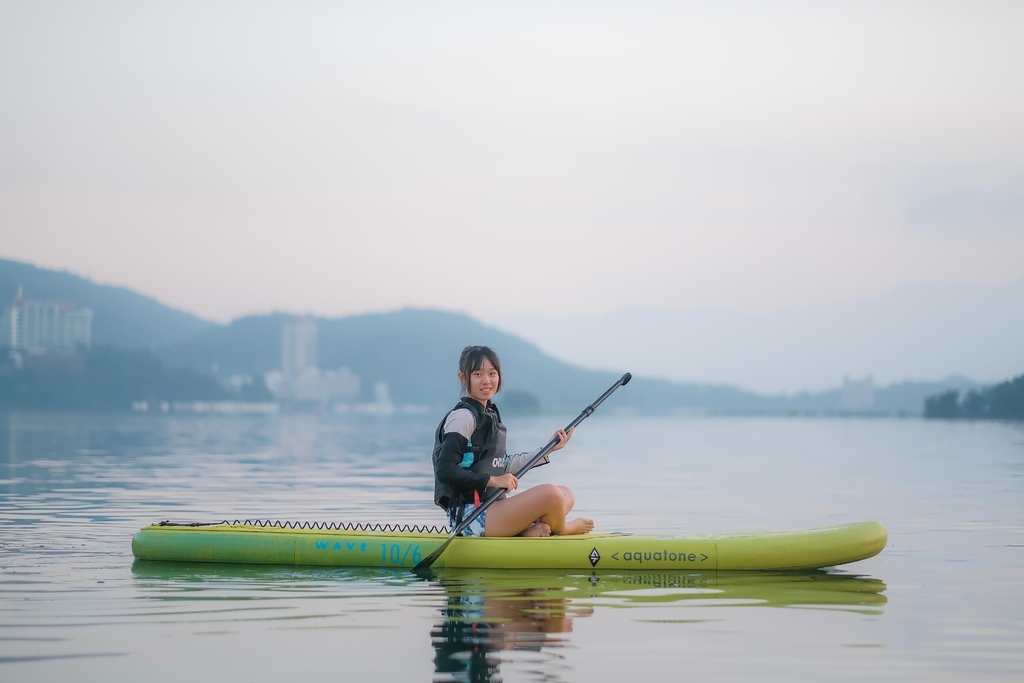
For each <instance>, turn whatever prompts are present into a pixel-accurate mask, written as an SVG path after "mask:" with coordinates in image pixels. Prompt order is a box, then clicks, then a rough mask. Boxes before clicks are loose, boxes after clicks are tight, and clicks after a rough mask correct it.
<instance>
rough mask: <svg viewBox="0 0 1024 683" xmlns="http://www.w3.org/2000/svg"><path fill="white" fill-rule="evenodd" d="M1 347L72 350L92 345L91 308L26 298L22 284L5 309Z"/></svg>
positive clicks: (1, 328)
mask: <svg viewBox="0 0 1024 683" xmlns="http://www.w3.org/2000/svg"><path fill="white" fill-rule="evenodd" d="M0 334H2V335H3V337H2V339H3V341H0V346H8V347H10V348H11V349H15V350H40V349H45V350H48V351H74V350H76V349H78V348H79V347H80V346H81V347H84V348H89V347H90V346H91V345H92V311H91V310H90V309H88V308H76V307H75V305H74V304H72V303H69V302H66V301H33V300H32V299H26V298H25V295H24V292H23V290H22V288H21V287H18V293H17V294H16V295H15V297H14V301H12V302H11V306H10V308H8V309H6V310H5V311H4V315H3V321H2V323H0Z"/></svg>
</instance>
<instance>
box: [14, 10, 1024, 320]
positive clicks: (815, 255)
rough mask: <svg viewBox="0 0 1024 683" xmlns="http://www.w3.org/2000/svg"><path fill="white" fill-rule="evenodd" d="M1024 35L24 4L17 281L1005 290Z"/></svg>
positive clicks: (285, 306)
mask: <svg viewBox="0 0 1024 683" xmlns="http://www.w3.org/2000/svg"><path fill="white" fill-rule="evenodd" d="M1022 27H1024V3H1022V2H1017V1H1014V0H1007V1H1005V2H994V1H986V0H969V1H963V2H942V1H939V0H930V1H928V2H902V1H900V0H886V1H884V2H873V1H858V2H849V1H844V2H827V1H820V0H816V1H811V2H786V1H781V2H731V1H729V0H724V1H714V2H712V1H708V2H649V1H644V0H631V1H629V2H594V1H590V2H557V1H546V2H523V1H521V0H519V1H516V2H479V1H474V2H426V1H419V2H381V1H374V2H361V3H352V2H314V1H302V0H298V1H291V2H276V3H272V2H256V1H253V0H244V1H239V2H226V1H219V2H217V1H212V0H204V1H202V2H187V1H181V0H178V1H175V2H160V3H158V2H138V1H137V0H131V1H126V2H104V1H96V0H93V1H90V2H80V1H73V2H50V1H46V0H32V1H31V2H20V1H14V0H0V98H2V106H0V230H2V235H0V257H4V258H12V259H17V260H24V261H29V262H32V263H35V264H37V265H40V266H43V267H47V268H60V269H68V270H71V271H73V272H76V273H79V274H83V275H86V276H89V277H91V278H93V279H95V280H97V281H99V282H103V283H109V284H118V285H125V286H128V287H130V288H132V289H135V290H137V291H139V292H141V293H144V294H147V295H150V296H153V297H155V298H157V299H159V300H160V301H162V302H164V303H166V304H169V305H172V306H174V307H177V308H182V309H185V310H187V311H190V312H193V313H195V314H197V315H200V316H203V317H207V318H210V319H214V320H217V321H222V322H226V321H228V320H230V319H232V318H236V317H239V316H242V315H246V314H250V313H259V312H268V311H271V310H283V311H294V312H311V313H314V314H317V315H325V316H336V315H337V316H340V315H348V314H352V313H360V312H368V311H383V310H394V309H398V308H402V307H407V306H415V307H431V308H440V309H445V310H452V311H457V312H462V313H466V314H469V315H472V316H473V317H475V318H477V319H479V320H481V321H482V322H485V323H486V322H488V321H491V320H495V319H497V318H498V317H500V316H497V315H495V311H497V310H500V311H501V313H502V315H506V314H513V313H518V312H539V313H553V312H557V311H563V310H569V309H572V310H575V311H579V312H581V313H586V314H600V313H604V312H609V311H614V310H618V309H621V308H627V307H636V306H644V307H656V308H665V309H672V310H688V309H693V308H698V307H703V306H722V307H727V308H732V309H736V310H740V311H748V312H759V313H764V312H772V311H780V310H785V309H790V308H798V307H805V306H815V305H821V304H828V303H830V302H849V301H858V300H865V299H869V298H872V297H875V296H879V295H881V294H882V293H884V292H886V291H889V290H890V289H892V288H893V287H895V286H897V285H899V284H901V283H908V282H922V281H953V282H970V283H975V284H986V285H992V284H1001V283H1007V282H1010V281H1012V280H1015V279H1016V278H1019V277H1021V276H1022V275H1024V256H1022V254H1024V126H1022V123H1021V122H1022V121H1024V40H1022V39H1021V31H1022ZM27 294H29V295H30V293H27Z"/></svg>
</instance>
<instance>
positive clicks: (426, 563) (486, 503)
mask: <svg viewBox="0 0 1024 683" xmlns="http://www.w3.org/2000/svg"><path fill="white" fill-rule="evenodd" d="M632 378H633V376H632V375H630V374H629V373H628V372H627V373H626V374H624V375H623V376H622V377H620V378H619V380H618V381H617V382H616V383H615V384H613V385H612V386H611V387H610V388H609V389H608V391H606V392H604V393H603V394H601V396H600V398H598V399H597V400H596V401H594V402H593V403H591V404H590V405H589V406H587V407H586V408H584V409H583V412H581V413H580V414H579V415H577V416H576V419H574V420H573V421H572V422H570V423H569V424H568V425H566V427H565V431H566V432H568V431H569V430H570V429H572V428H573V427H575V426H576V425H578V424H579V423H580V422H583V421H584V420H585V419H587V418H588V417H590V416H591V415H592V414H593V413H594V410H596V409H597V407H598V406H599V405H601V404H602V403H604V400H605V399H606V398H608V397H609V396H611V395H612V392H614V391H615V390H616V389H618V388H619V387H621V386H623V385H625V384H628V383H629V380H631V379H632ZM557 445H558V437H557V436H555V437H552V438H551V441H548V443H547V445H546V446H544V448H542V449H540V450H539V451H537V453H536V455H534V456H533V457H532V458H530V460H529V462H527V463H526V464H525V465H523V466H522V467H521V468H519V471H518V472H516V473H515V477H516V479H519V478H521V477H522V476H523V475H524V474H526V473H527V472H529V471H530V469H531V468H532V467H533V466H534V465H536V464H537V463H538V462H540V459H541V458H543V457H544V456H545V455H547V454H548V453H550V452H551V449H552V448H554V447H555V446H557ZM504 492H505V490H504V489H498V490H497V491H495V492H494V493H492V494H491V495H489V496H487V498H485V499H484V500H483V501H482V502H481V503H480V505H479V506H477V508H476V509H475V510H473V512H472V513H470V515H469V516H468V517H466V519H464V520H462V523H461V524H459V525H458V526H457V527H456V528H455V530H454V531H452V535H451V536H449V537H448V539H447V540H445V542H444V543H442V544H441V546H440V547H439V548H438V549H437V550H435V551H434V552H432V553H430V554H429V555H427V556H426V557H425V558H424V559H423V560H422V561H421V562H420V563H419V564H417V565H416V566H415V567H413V568H412V570H413V571H414V572H420V571H423V570H425V569H430V566H431V565H432V564H434V562H435V561H436V560H437V558H439V557H440V556H441V553H443V552H444V551H445V549H446V548H447V547H448V544H449V543H451V542H452V540H453V539H454V538H455V537H456V536H458V535H459V534H461V533H462V532H463V531H465V529H466V528H467V527H468V526H469V525H470V524H472V523H473V520H475V519H476V518H477V517H479V516H480V515H482V514H483V513H484V510H486V509H487V508H488V507H490V505H491V503H493V502H494V501H496V500H498V499H499V498H501V494H502V493H504Z"/></svg>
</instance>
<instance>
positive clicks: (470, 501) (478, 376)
mask: <svg viewBox="0 0 1024 683" xmlns="http://www.w3.org/2000/svg"><path fill="white" fill-rule="evenodd" d="M459 382H460V383H461V384H462V391H463V397H462V400H461V401H460V402H459V404H458V405H457V406H455V407H454V408H453V409H452V410H450V411H449V412H448V414H447V415H445V417H444V419H443V420H441V424H439V425H438V427H437V431H436V433H435V435H434V454H433V459H434V502H435V503H437V504H438V505H439V506H441V507H442V508H444V510H445V511H446V512H448V519H449V521H450V522H451V525H452V529H455V528H456V527H458V526H459V525H460V524H462V520H463V519H466V518H468V517H469V515H470V514H471V513H472V511H473V509H474V508H475V507H476V506H478V505H479V504H480V502H481V501H482V500H486V499H487V498H488V497H489V496H491V495H492V494H493V493H494V491H496V490H501V495H500V497H499V499H498V500H495V501H494V502H493V503H492V504H491V505H489V506H488V507H487V509H486V510H484V512H483V513H481V514H480V515H479V516H478V517H477V518H476V519H474V520H473V522H472V523H471V524H470V525H469V527H467V528H466V529H465V530H464V531H463V532H462V535H463V536H550V535H552V534H557V535H560V536H565V535H570V534H585V533H588V532H590V531H592V530H593V529H594V522H593V520H590V519H584V518H578V519H573V520H566V516H567V515H568V514H569V511H570V510H572V506H573V503H575V502H576V498H575V497H574V496H573V493H572V491H570V490H569V489H568V488H567V487H565V486H556V485H554V484H540V485H538V486H534V487H533V488H530V489H527V490H524V491H522V492H520V493H517V494H516V495H514V496H507V495H506V492H511V491H515V490H517V489H518V488H519V480H518V479H517V478H516V476H515V474H513V472H517V471H518V470H519V469H520V468H521V467H523V466H524V465H525V464H526V463H527V462H528V461H529V460H530V458H532V457H533V456H534V455H535V454H536V453H537V451H534V452H533V453H520V454H518V455H512V456H510V455H508V454H507V453H506V452H505V425H503V424H502V423H501V415H500V413H498V408H497V406H495V405H494V403H493V402H492V400H491V399H492V398H493V397H494V395H495V394H497V393H498V391H499V390H500V389H501V362H500V361H499V360H498V355H497V354H496V353H494V351H492V350H491V349H490V348H488V347H486V346H467V347H466V348H464V349H463V350H462V355H461V357H460V358H459ZM554 436H555V438H557V439H558V443H557V444H556V445H555V446H554V448H552V449H551V452H554V451H557V450H560V449H561V448H563V447H564V446H565V444H567V443H569V439H571V438H572V430H569V432H568V433H566V431H565V430H564V429H559V430H558V431H557V432H555V434H554ZM538 450H539V449H538ZM548 462H549V460H548V456H547V455H545V456H544V457H543V458H542V459H541V460H540V461H538V462H537V464H536V465H534V467H539V466H540V465H546V464H547V463H548Z"/></svg>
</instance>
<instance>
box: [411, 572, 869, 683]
mask: <svg viewBox="0 0 1024 683" xmlns="http://www.w3.org/2000/svg"><path fill="white" fill-rule="evenodd" d="M434 578H435V580H436V581H437V582H438V583H439V584H440V585H442V586H443V587H444V589H445V593H446V595H447V602H446V604H445V606H444V607H443V608H442V609H441V611H440V617H441V618H440V620H439V621H438V622H437V623H435V624H434V627H433V628H432V630H431V633H430V636H431V642H432V644H433V647H434V650H435V659H434V663H435V678H434V680H435V681H438V682H440V681H473V682H477V681H492V680H500V676H499V672H500V667H501V663H502V662H503V661H514V660H515V658H516V657H515V654H514V653H515V652H522V651H530V652H538V653H541V652H545V651H546V652H547V653H548V654H549V655H551V656H554V653H555V651H556V650H557V649H558V648H560V647H563V646H564V645H565V644H566V643H567V642H568V640H569V639H568V637H566V636H565V635H564V634H568V633H571V632H572V630H573V621H574V619H578V618H586V617H590V616H592V615H594V614H595V612H596V610H599V609H605V608H623V607H627V608H628V607H651V606H659V605H660V606H664V607H668V608H671V607H687V606H698V605H699V606H704V607H708V606H734V605H747V606H766V607H816V608H824V609H832V610H847V611H856V612H859V613H865V614H878V613H880V612H881V609H880V608H881V607H882V606H883V605H885V603H886V602H887V599H886V597H885V595H883V591H884V590H885V588H886V585H885V583H883V582H882V581H880V580H878V579H875V578H871V577H865V576H855V575H848V574H835V573H828V572H824V571H816V572H799V573H794V572H775V573H769V572H715V573H696V572H624V573H599V572H596V571H595V572H590V573H581V574H553V573H551V572H542V571H527V570H494V571H481V570H451V569H448V570H439V571H438V572H437V573H436V574H435V577H434ZM664 616H665V617H667V618H660V619H659V620H658V621H660V622H668V621H673V620H678V621H691V620H689V619H685V615H683V614H681V613H679V612H678V611H677V612H676V613H675V614H672V613H669V614H666V615H664ZM673 616H675V617H676V619H673V618H672V617H673ZM503 653H511V654H503ZM544 679H545V680H557V676H555V677H554V678H553V677H552V667H550V666H549V667H548V668H547V669H546V674H545V676H544Z"/></svg>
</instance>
